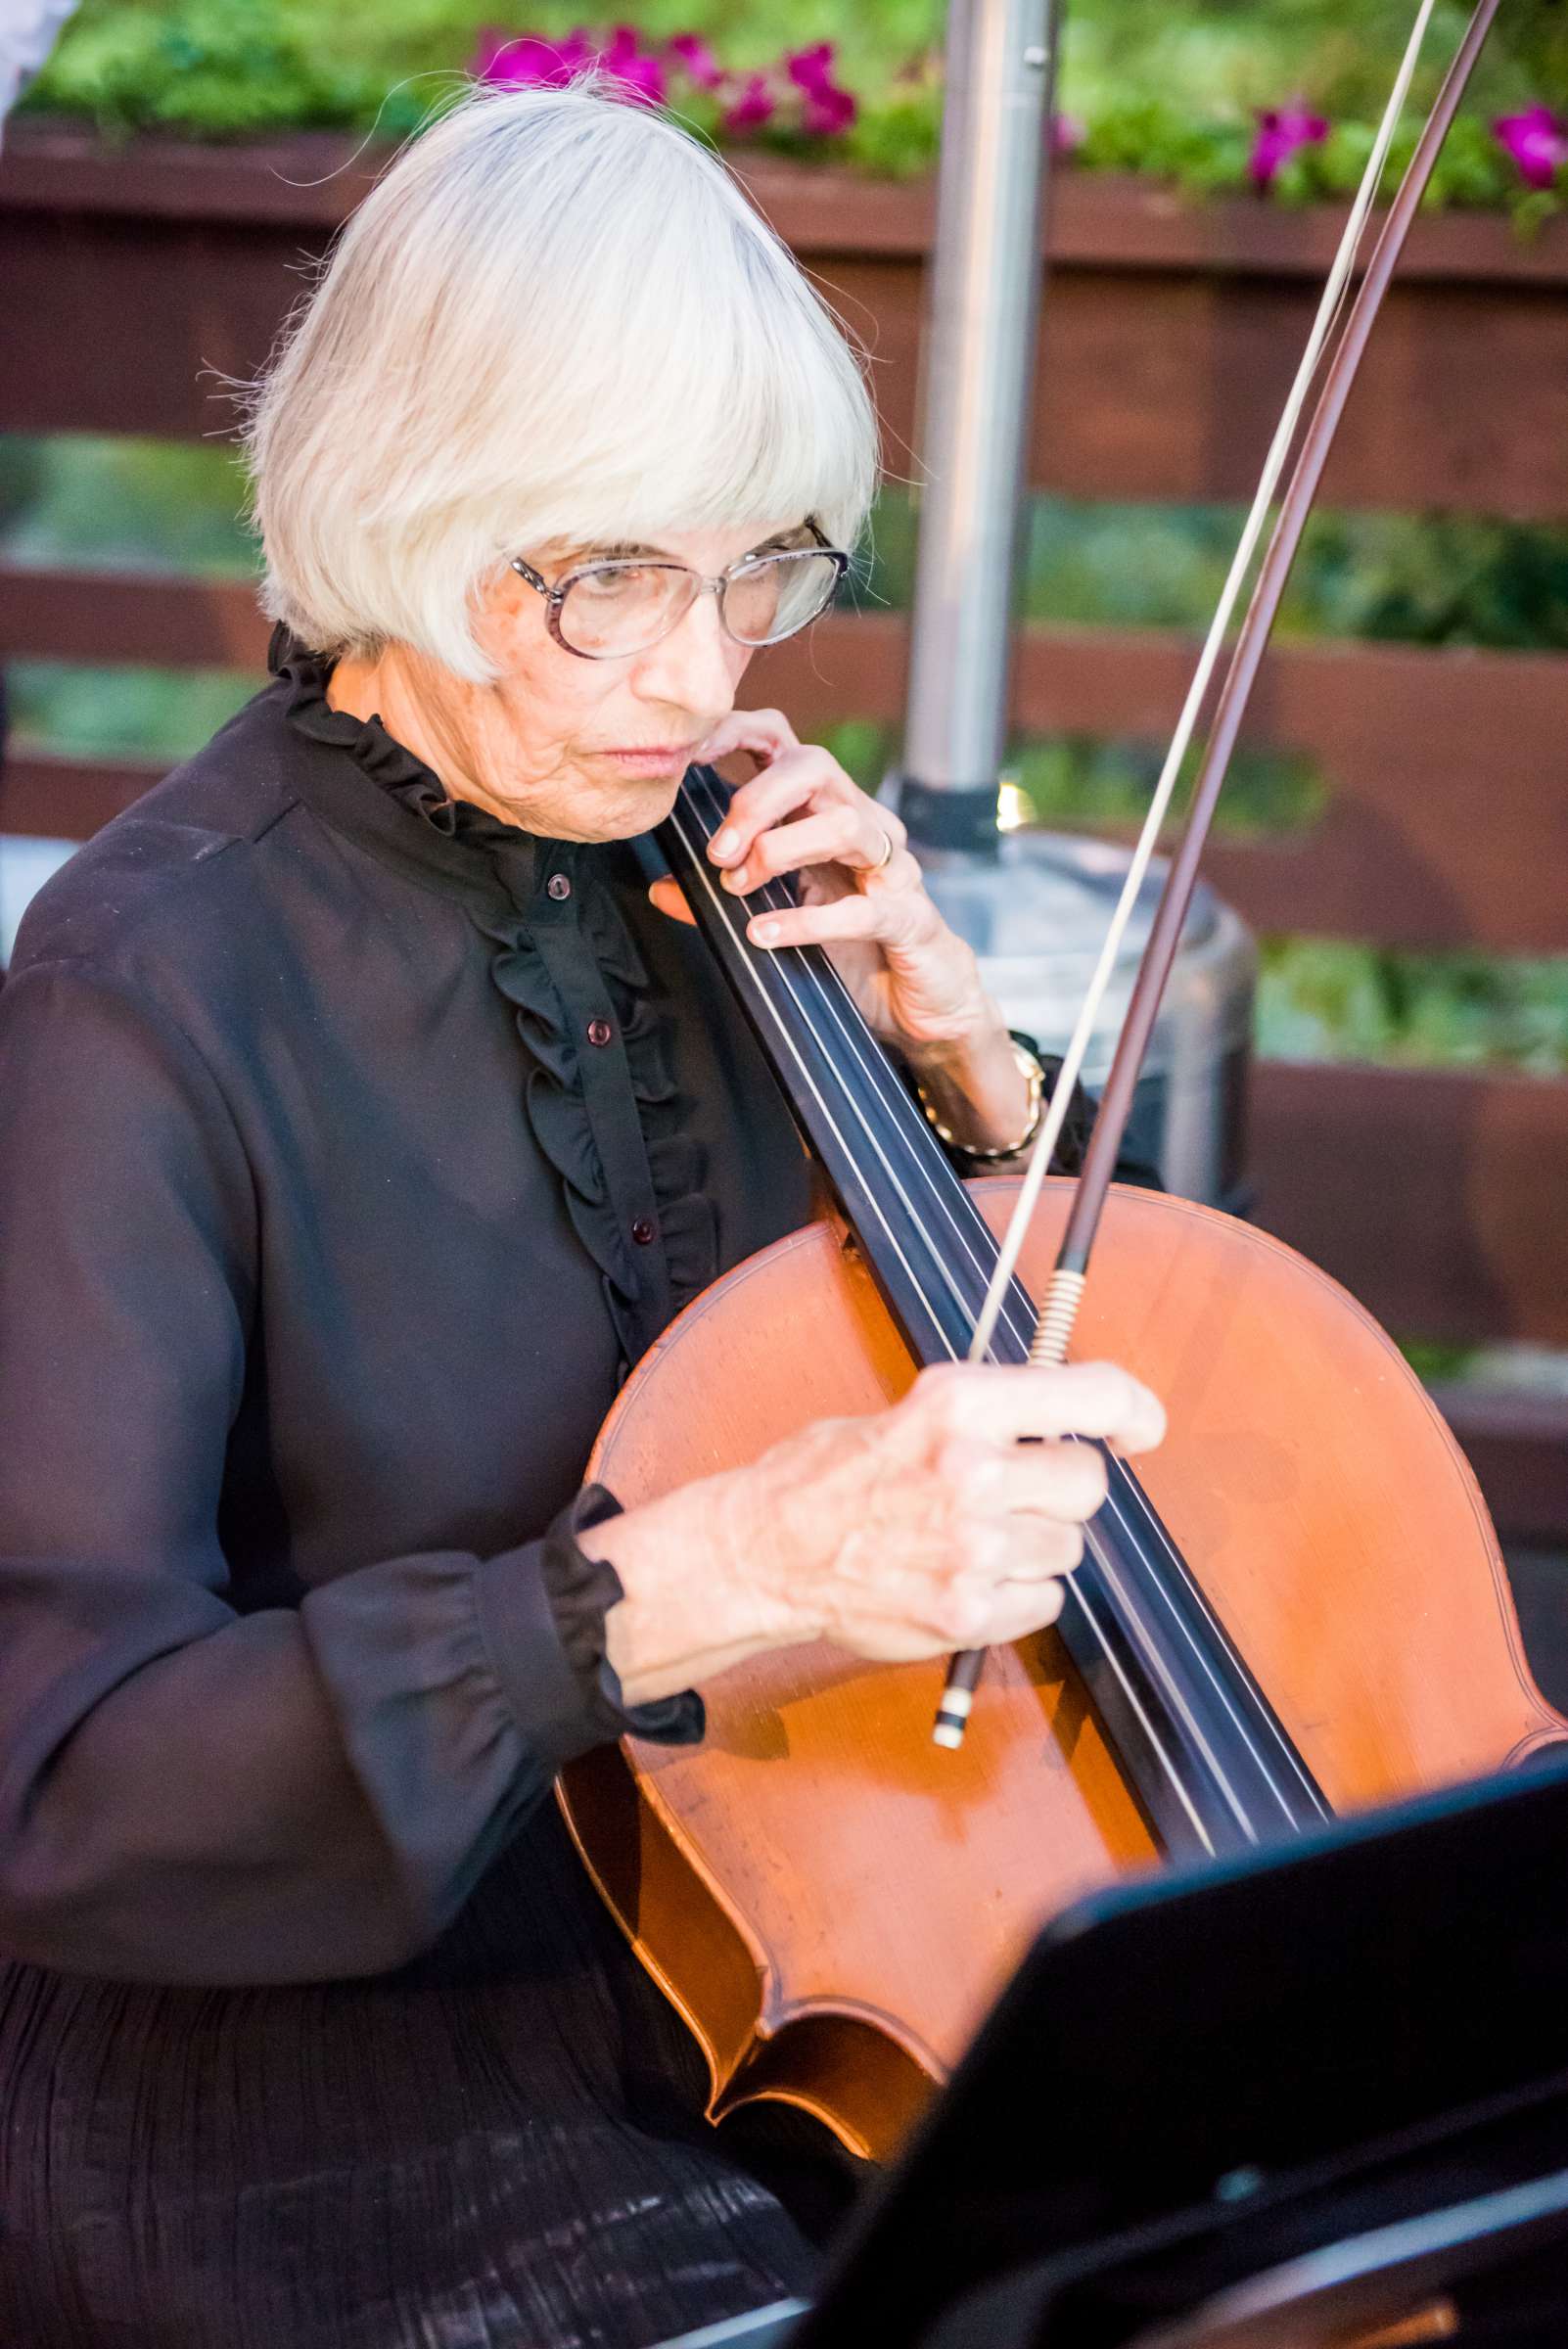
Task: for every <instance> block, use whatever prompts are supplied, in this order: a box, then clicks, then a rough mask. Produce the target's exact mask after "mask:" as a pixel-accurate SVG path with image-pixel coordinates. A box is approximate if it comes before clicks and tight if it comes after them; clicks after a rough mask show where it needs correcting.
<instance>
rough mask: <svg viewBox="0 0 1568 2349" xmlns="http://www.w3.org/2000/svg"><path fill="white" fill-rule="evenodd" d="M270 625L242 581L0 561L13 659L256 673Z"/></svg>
mask: <svg viewBox="0 0 1568 2349" xmlns="http://www.w3.org/2000/svg"><path fill="white" fill-rule="evenodd" d="M270 628H271V623H270V622H268V621H267V620H265V619H264V618H263V617H262V615H261V613H260V611H259V610H258V609H257V606H256V600H255V589H254V586H253V585H252V583H251V582H250V580H249V579H224V578H210V579H200V578H191V577H187V576H181V575H179V574H169V573H161V572H140V571H137V572H131V571H120V572H83V571H53V570H44V569H41V568H34V567H32V566H30V565H29V566H26V567H22V566H7V565H5V564H0V647H3V648H4V650H5V653H6V654H7V655H8V656H9V657H11V658H13V659H16V658H21V659H24V660H48V661H74V662H80V663H82V664H83V665H84V666H86V667H88V668H97V667H104V666H112V665H114V664H115V663H118V662H122V661H124V662H136V663H140V664H142V665H144V666H145V667H148V668H254V669H256V670H257V671H259V670H260V669H261V667H262V664H263V662H264V660H265V657H266V649H267V638H268V635H269V633H270Z"/></svg>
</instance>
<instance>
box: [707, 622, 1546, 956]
mask: <svg viewBox="0 0 1568 2349" xmlns="http://www.w3.org/2000/svg"><path fill="white" fill-rule="evenodd" d="M1196 656H1197V648H1196V646H1195V645H1194V644H1193V643H1191V642H1190V641H1188V640H1187V639H1185V638H1184V637H1182V636H1179V635H1177V634H1175V633H1163V632H1156V631H1153V630H1146V631H1136V630H1130V629H1128V630H1120V629H1118V630H1112V629H1086V628H1085V629H1078V628H1034V629H1029V630H1025V631H1023V632H1022V633H1021V635H1020V637H1019V640H1018V650H1017V661H1016V669H1015V678H1014V693H1013V722H1014V726H1015V729H1016V730H1017V731H1019V732H1022V733H1031V734H1057V733H1065V734H1083V735H1088V736H1093V737H1112V738H1114V737H1123V738H1130V739H1132V740H1135V741H1143V742H1146V743H1148V744H1151V745H1154V746H1157V747H1159V748H1163V747H1164V745H1165V743H1166V742H1167V741H1168V739H1169V737H1170V733H1171V729H1172V727H1173V726H1174V724H1175V722H1176V715H1177V713H1178V711H1179V709H1180V705H1181V701H1182V697H1183V695H1184V694H1185V692H1186V689H1187V686H1188V683H1189V682H1190V679H1191V675H1192V670H1193V667H1194V664H1195V661H1196ZM764 661H765V664H766V666H765V667H764V666H763V662H764ZM906 663H907V632H906V630H905V628H904V625H903V622H901V620H897V619H894V618H892V617H888V616H875V617H871V616H867V617H857V618H853V619H843V620H836V621H834V622H832V624H831V625H830V626H824V627H823V628H821V629H820V630H818V631H817V632H816V634H815V635H814V637H813V638H812V639H811V640H810V641H809V642H807V643H801V642H797V643H795V644H792V645H782V646H780V647H779V648H778V650H777V651H776V652H774V653H770V654H768V655H765V656H763V657H762V659H761V660H760V661H759V663H758V665H757V666H756V667H755V668H753V669H752V671H751V672H749V674H748V678H747V685H746V697H747V699H748V700H771V699H774V698H776V699H777V700H778V701H779V703H780V705H781V706H782V707H783V708H785V709H787V710H788V711H789V712H790V714H791V716H792V717H793V718H794V719H795V720H796V722H797V723H798V724H799V725H801V726H803V727H805V728H807V729H809V730H810V731H812V732H816V731H820V730H822V729H823V728H825V727H826V726H828V725H830V724H832V723H833V722H834V721H835V720H837V719H839V718H842V717H846V716H851V715H866V716H875V717H878V718H881V719H883V720H885V721H886V722H888V723H890V724H897V722H898V721H899V718H900V717H901V714H902V709H903V696H904V677H905V672H906ZM1565 739H1568V659H1564V658H1563V657H1562V656H1560V655H1557V654H1545V653H1543V654H1534V653H1486V652H1473V651H1468V650H1454V651H1449V650H1431V649H1428V648H1425V647H1419V646H1401V645H1370V644H1366V645H1350V644H1315V643H1314V644H1290V643H1286V644H1281V645H1276V646H1275V647H1274V648H1273V650H1272V651H1271V652H1270V653H1269V654H1268V659H1267V661H1266V662H1265V665H1264V668H1263V672H1262V675H1261V677H1260V679H1259V683H1258V687H1257V690H1256V691H1255V693H1254V695H1253V700H1252V704H1251V707H1250V709H1249V712H1248V717H1247V728H1246V735H1245V740H1246V741H1247V742H1248V743H1249V744H1253V745H1259V746H1268V747H1271V748H1274V749H1278V750H1283V751H1291V752H1296V753H1299V754H1301V755H1302V756H1303V757H1305V758H1306V759H1308V760H1311V761H1313V762H1314V764H1315V765H1316V766H1317V768H1318V769H1319V770H1320V773H1321V778H1322V781H1323V784H1324V785H1325V787H1326V789H1327V791H1328V794H1329V799H1328V805H1327V806H1326V808H1325V809H1324V812H1323V814H1322V816H1321V818H1320V820H1318V821H1316V822H1314V823H1313V824H1312V825H1311V826H1310V827H1309V828H1308V829H1307V830H1305V831H1304V832H1302V833H1300V834H1296V835H1291V836H1287V837H1286V838H1284V839H1279V840H1258V841H1251V842H1244V841H1238V840H1236V839H1222V840H1219V841H1217V842H1216V843H1215V844H1214V846H1213V848H1212V850H1211V852H1210V853H1209V855H1208V857H1207V859H1206V863H1205V870H1206V872H1207V873H1208V874H1209V876H1210V877H1211V878H1212V880H1213V881H1214V884H1215V886H1216V888H1217V889H1218V890H1219V891H1220V893H1221V895H1222V897H1225V898H1229V899H1230V900H1231V902H1232V903H1233V904H1235V905H1236V907H1237V908H1238V910H1239V911H1240V912H1241V914H1242V915H1243V917H1244V918H1245V919H1246V920H1247V921H1249V922H1250V923H1252V925H1253V926H1254V927H1255V928H1256V929H1259V930H1261V931H1263V932H1265V933H1271V932H1276V931H1296V932H1303V933H1308V934H1314V935H1320V936H1323V937H1337V938H1355V939H1376V940H1379V941H1381V942H1383V943H1385V944H1390V945H1404V946H1474V947H1476V948H1478V949H1481V950H1483V951H1486V950H1492V951H1497V952H1501V953H1557V952H1562V951H1564V950H1568V892H1565V891H1564V889H1563V886H1562V875H1563V873H1564V872H1565V871H1568V790H1565V789H1564V788H1562V781H1563V777H1564V773H1565V766H1564V742H1565Z"/></svg>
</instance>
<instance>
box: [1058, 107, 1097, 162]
mask: <svg viewBox="0 0 1568 2349" xmlns="http://www.w3.org/2000/svg"><path fill="white" fill-rule="evenodd" d="M1087 137H1088V124H1087V123H1086V122H1084V120H1082V119H1081V117H1080V116H1079V115H1052V116H1051V153H1052V155H1060V156H1069V155H1077V153H1078V151H1079V149H1080V148H1081V147H1082V146H1083V144H1084V140H1085V139H1086V138H1087Z"/></svg>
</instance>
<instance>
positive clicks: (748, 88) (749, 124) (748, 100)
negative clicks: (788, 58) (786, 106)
mask: <svg viewBox="0 0 1568 2349" xmlns="http://www.w3.org/2000/svg"><path fill="white" fill-rule="evenodd" d="M777 103H778V102H777V100H776V99H775V98H774V96H773V93H772V91H771V90H770V89H769V88H768V86H767V75H766V74H765V73H752V74H749V75H748V76H747V80H746V84H745V87H744V88H743V89H742V91H741V93H740V96H739V97H738V98H737V99H736V100H735V101H734V103H733V105H731V106H728V107H726V108H725V110H724V118H723V125H722V127H723V128H724V130H725V131H727V132H728V134H729V136H730V137H731V138H732V139H739V138H744V137H745V135H746V133H747V132H748V131H749V130H761V127H762V124H763V123H764V122H770V121H771V120H772V119H773V115H774V114H775V112H776V111H777Z"/></svg>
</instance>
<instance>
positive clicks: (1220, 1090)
mask: <svg viewBox="0 0 1568 2349" xmlns="http://www.w3.org/2000/svg"><path fill="white" fill-rule="evenodd" d="M1130 861H1131V859H1130V856H1129V854H1128V852H1127V851H1126V850H1124V849H1120V848H1115V847H1112V846H1110V845H1109V844H1107V843H1106V842H1104V841H1097V840H1083V839H1077V838H1074V837H1072V836H1070V835H1068V834H1066V833H1058V832H1034V831H1031V832H1013V833H1008V834H1004V835H1003V837H1002V840H1001V842H1000V853H999V855H998V856H997V857H996V858H994V859H992V858H989V857H988V858H984V859H982V858H976V857H969V856H960V855H951V856H932V857H930V858H928V859H927V860H926V863H927V869H926V880H927V885H928V887H929V888H930V891H931V894H932V896H933V897H934V898H936V900H937V903H938V905H939V906H940V907H941V909H942V911H943V913H944V915H945V917H946V919H947V920H948V921H949V922H950V923H951V924H952V926H953V928H954V929H955V930H956V931H957V932H958V933H959V935H960V936H961V937H963V938H966V939H967V940H968V941H969V944H971V945H972V946H973V947H974V949H975V951H976V953H977V954H978V955H979V956H980V961H981V968H982V970H983V971H984V974H985V978H986V984H987V986H988V987H989V988H990V989H991V991H992V994H993V995H994V996H995V997H996V999H997V1001H998V1002H999V1003H1000V1005H1001V1007H1002V1010H1003V1012H1004V1014H1005V1015H1006V1019H1007V1023H1008V1025H1009V1027H1012V1028H1018V1029H1021V1030H1023V1031H1024V1032H1025V1033H1027V1034H1028V1035H1030V1036H1034V1037H1035V1038H1036V1039H1037V1041H1038V1043H1039V1045H1040V1047H1041V1049H1042V1050H1043V1051H1046V1052H1055V1053H1060V1052H1062V1051H1064V1050H1065V1049H1066V1046H1067V1041H1068V1038H1069V1036H1071V1034H1072V1030H1073V1024H1074V1022H1075V1020H1076V1019H1077V1017H1078V1011H1079V1006H1080V1004H1081V1003H1082V1002H1083V1000H1084V993H1085V991H1086V990H1087V987H1088V982H1089V978H1090V976H1091V974H1092V972H1093V970H1094V967H1095V964H1096V963H1097V961H1098V960H1099V955H1100V948H1101V946H1102V944H1103V942H1104V939H1105V933H1106V930H1107V928H1108V926H1109V923H1110V919H1111V915H1112V912H1113V910H1114V908H1115V905H1116V901H1117V898H1118V897H1119V895H1120V893H1121V889H1122V885H1123V882H1124V880H1125V879H1126V876H1127V870H1128V866H1129V864H1130ZM1164 873H1165V868H1164V866H1163V864H1160V863H1156V864H1155V865H1154V866H1153V867H1151V869H1150V872H1149V874H1148V876H1147V878H1146V879H1145V881H1144V885H1143V888H1142V890H1141V891H1140V892H1139V896H1138V902H1137V906H1136V909H1135V911H1134V913H1133V917H1132V920H1131V922H1130V924H1129V927H1128V933H1127V936H1126V938H1125V939H1124V941H1123V944H1122V951H1121V954H1120V956H1119V957H1118V960H1117V964H1116V968H1115V971H1114V974H1113V977H1112V980H1111V984H1110V987H1109V989H1108V990H1107V991H1106V996H1105V1000H1104V1002H1103V1004H1102V1005H1101V1007H1100V1016H1099V1019H1098V1022H1097V1024H1096V1027H1095V1032H1094V1038H1093V1041H1092V1043H1091V1044H1090V1046H1089V1052H1088V1057H1087V1059H1086V1061H1085V1063H1084V1083H1085V1084H1086V1085H1087V1086H1088V1088H1089V1090H1090V1092H1096V1091H1097V1090H1098V1089H1099V1087H1100V1086H1101V1085H1102V1084H1103V1083H1104V1082H1105V1079H1106V1076H1107V1075H1108V1073H1109V1070H1110V1065H1111V1056H1112V1054H1113V1052H1114V1051H1115V1048H1116V1039H1117V1037H1118V1036H1119V1035H1120V1033H1121V1028H1122V1020H1123V1017H1124V1015H1125V1013H1126V1011H1127V1006H1128V1001H1129V998H1130V994H1131V990H1132V982H1133V979H1134V977H1135V976H1136V972H1137V966H1138V959H1139V956H1140V955H1141V953H1142V951H1143V945H1144V942H1145V940H1146V939H1147V937H1148V934H1149V930H1150V927H1151V925H1152V922H1153V919H1154V909H1155V905H1156V902H1157V900H1158V897H1159V890H1160V884H1161V882H1162V881H1163V879H1164ZM1257 965H1258V957H1257V949H1256V947H1255V945H1254V944H1253V940H1252V936H1251V933H1250V932H1249V931H1248V930H1247V928H1246V926H1245V924H1244V923H1243V922H1242V920H1241V919H1240V917H1239V915H1237V914H1236V913H1235V912H1233V911H1232V909H1231V908H1230V907H1229V906H1228V905H1225V904H1223V903H1222V901H1221V899H1220V898H1217V897H1216V896H1215V894H1214V892H1213V891H1212V890H1211V889H1208V888H1205V887H1204V886H1202V885H1201V884H1200V886H1199V888H1198V890H1197V892H1196V894H1195V896H1194V898H1193V901H1192V907H1191V910H1190V912H1189V914H1188V916H1187V923H1186V928H1185V930H1184V931H1183V933H1182V938H1181V946H1180V950H1179V952H1178V953H1177V956H1176V967H1175V969H1174V970H1173V971H1172V974H1171V980H1170V984H1169V986H1168V987H1167V989H1166V992H1165V1000H1164V1002H1163V1003H1162V1005H1161V1008H1160V1017H1159V1021H1158V1024H1157V1025H1156V1028H1155V1032H1154V1036H1153V1038H1152V1039H1151V1042H1150V1045H1149V1051H1148V1055H1147V1058H1146V1059H1145V1062H1144V1066H1143V1073H1142V1076H1141V1078H1140V1079H1139V1082H1138V1090H1137V1096H1136V1101H1135V1105H1134V1109H1133V1116H1132V1124H1131V1136H1130V1138H1131V1139H1132V1141H1133V1142H1134V1144H1135V1145H1136V1146H1137V1147H1138V1148H1139V1149H1140V1150H1141V1152H1142V1154H1143V1155H1144V1156H1145V1157H1147V1158H1151V1159H1152V1160H1153V1161H1154V1163H1155V1164H1156V1165H1157V1166H1158V1168H1159V1170H1160V1174H1161V1177H1162V1179H1163V1181H1164V1182H1165V1185H1166V1187H1167V1189H1168V1190H1172V1191H1175V1192H1176V1193H1178V1194H1179V1195H1180V1196H1181V1197H1183V1198H1187V1199H1200V1200H1204V1201H1206V1202H1208V1203H1209V1204H1210V1205H1212V1206H1218V1207H1223V1208H1227V1209H1229V1210H1230V1212H1231V1213H1232V1214H1236V1213H1241V1212H1243V1211H1244V1210H1245V1208H1246V1205H1247V1203H1248V1196H1249V1194H1248V1189H1247V1182H1246V1173H1245V1142H1246V1098H1247V1073H1248V1068H1249V1065H1250V1060H1251V1050H1252V1008H1253V995H1254V992H1255V989H1256V982H1257Z"/></svg>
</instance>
